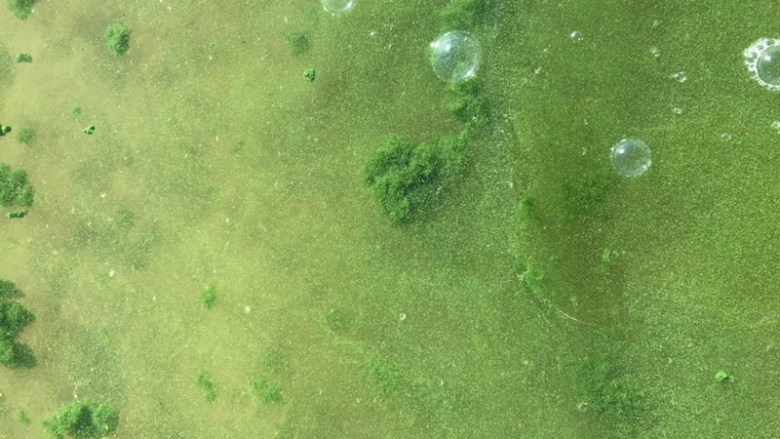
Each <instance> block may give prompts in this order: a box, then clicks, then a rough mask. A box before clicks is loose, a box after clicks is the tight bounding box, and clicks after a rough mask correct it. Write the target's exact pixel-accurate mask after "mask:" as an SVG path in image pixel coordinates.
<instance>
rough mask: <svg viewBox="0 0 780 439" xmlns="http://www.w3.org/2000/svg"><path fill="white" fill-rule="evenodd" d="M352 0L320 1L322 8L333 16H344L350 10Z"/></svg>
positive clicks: (352, 3)
mask: <svg viewBox="0 0 780 439" xmlns="http://www.w3.org/2000/svg"><path fill="white" fill-rule="evenodd" d="M354 3H355V2H354V0H322V7H323V8H324V9H325V11H326V12H329V13H331V14H333V15H344V14H346V13H347V12H349V11H350V10H351V9H352V6H353V5H354Z"/></svg>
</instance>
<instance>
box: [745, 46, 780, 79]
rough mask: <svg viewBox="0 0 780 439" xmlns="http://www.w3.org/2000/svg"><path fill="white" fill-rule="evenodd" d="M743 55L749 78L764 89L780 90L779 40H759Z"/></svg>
mask: <svg viewBox="0 0 780 439" xmlns="http://www.w3.org/2000/svg"><path fill="white" fill-rule="evenodd" d="M743 55H744V57H745V66H746V67H747V69H748V73H749V74H750V77H751V78H753V79H754V80H755V81H756V82H758V83H759V84H760V85H761V86H762V87H764V88H766V89H769V90H772V91H778V90H780V40H778V39H769V38H761V39H760V40H758V41H756V42H755V43H753V44H752V45H751V46H750V47H748V48H747V49H745V51H744V52H743Z"/></svg>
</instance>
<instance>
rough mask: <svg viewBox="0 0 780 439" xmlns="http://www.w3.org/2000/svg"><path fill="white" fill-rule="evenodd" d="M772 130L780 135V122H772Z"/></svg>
mask: <svg viewBox="0 0 780 439" xmlns="http://www.w3.org/2000/svg"><path fill="white" fill-rule="evenodd" d="M772 129H774V130H776V131H777V134H780V120H776V121H774V122H772Z"/></svg>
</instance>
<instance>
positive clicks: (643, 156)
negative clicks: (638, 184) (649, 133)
mask: <svg viewBox="0 0 780 439" xmlns="http://www.w3.org/2000/svg"><path fill="white" fill-rule="evenodd" d="M610 158H611V159H612V166H614V167H615V170H616V171H617V172H618V173H619V174H620V175H622V176H624V177H639V176H640V175H642V174H644V173H645V172H647V169H648V168H650V148H649V147H648V146H647V144H646V143H645V142H643V141H641V140H639V139H623V140H621V141H620V142H618V143H616V144H615V145H614V146H613V147H612V149H611V150H610Z"/></svg>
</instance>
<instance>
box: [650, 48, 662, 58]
mask: <svg viewBox="0 0 780 439" xmlns="http://www.w3.org/2000/svg"><path fill="white" fill-rule="evenodd" d="M650 54H651V55H653V58H660V57H661V49H659V48H657V47H655V46H653V47H651V48H650Z"/></svg>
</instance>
